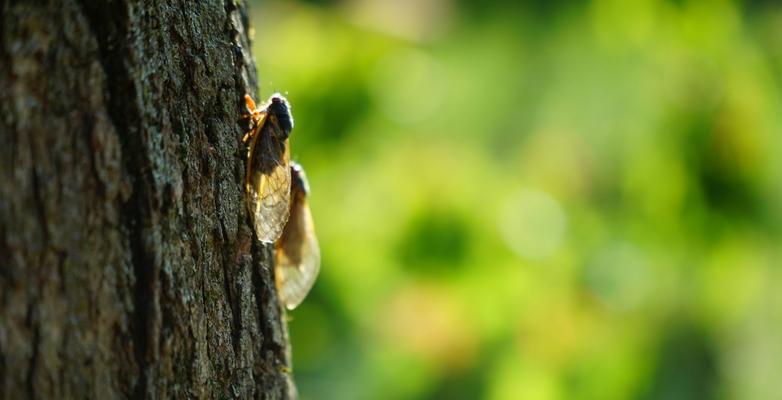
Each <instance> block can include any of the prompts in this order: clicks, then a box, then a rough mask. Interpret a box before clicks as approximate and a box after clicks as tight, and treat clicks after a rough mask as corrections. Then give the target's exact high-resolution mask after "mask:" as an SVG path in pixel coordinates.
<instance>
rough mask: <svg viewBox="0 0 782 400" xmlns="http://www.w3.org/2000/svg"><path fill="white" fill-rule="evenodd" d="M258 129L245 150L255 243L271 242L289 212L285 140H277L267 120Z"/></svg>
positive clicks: (288, 179)
mask: <svg viewBox="0 0 782 400" xmlns="http://www.w3.org/2000/svg"><path fill="white" fill-rule="evenodd" d="M258 129H260V131H259V132H257V134H256V135H255V137H253V138H252V142H251V144H250V148H249V156H248V157H249V160H248V166H247V182H246V185H247V188H246V192H247V204H248V207H249V209H250V213H251V214H252V215H253V220H254V221H253V225H254V228H255V233H256V235H257V236H258V240H260V241H262V242H264V243H274V242H275V241H276V240H277V239H278V238H279V237H280V235H281V234H282V231H283V229H284V227H285V223H286V222H287V221H288V215H289V213H290V192H291V172H290V167H289V165H288V163H289V160H290V150H289V148H288V140H287V139H285V140H278V139H277V138H278V137H279V136H276V135H275V132H274V131H275V130H276V129H279V127H277V126H276V125H275V124H274V123H273V121H271V120H268V119H267V120H266V123H264V124H263V125H262V126H259V127H258Z"/></svg>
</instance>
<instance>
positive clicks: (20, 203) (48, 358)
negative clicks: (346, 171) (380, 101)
mask: <svg viewBox="0 0 782 400" xmlns="http://www.w3.org/2000/svg"><path fill="white" fill-rule="evenodd" d="M0 24H1V25H0V35H1V38H0V163H2V164H0V394H2V396H3V398H8V399H17V398H100V399H107V398H116V397H134V398H147V397H149V398H191V397H196V398H227V397H239V398H248V397H256V398H288V397H291V396H293V395H294V388H293V384H292V380H291V378H290V376H289V371H290V369H289V357H288V355H287V354H288V351H287V334H286V331H285V324H284V321H283V320H282V318H283V315H284V313H283V312H282V311H281V309H280V308H279V306H278V303H277V299H276V293H275V289H274V284H273V282H274V280H273V277H272V274H273V271H272V268H271V265H272V258H271V249H270V248H269V247H266V246H262V245H260V244H259V243H258V242H257V241H255V240H254V239H253V234H252V230H251V228H250V221H249V217H248V214H247V211H246V207H245V206H244V200H243V189H242V185H241V182H242V180H243V175H244V160H245V150H244V146H243V145H242V144H241V137H242V135H243V133H244V132H243V126H242V124H241V121H240V120H239V118H240V116H241V114H242V113H243V112H244V108H243V102H242V96H243V95H244V94H245V93H250V94H252V95H254V96H253V97H255V98H257V96H255V95H256V94H257V93H255V90H254V88H255V87H256V78H255V75H254V74H255V72H254V66H253V63H252V60H251V57H250V48H249V44H248V38H247V34H246V32H247V26H248V25H247V13H246V8H245V6H244V4H237V3H236V2H235V0H224V1H216V0H211V1H200V2H190V1H184V0H173V1H171V0H145V1H137V0H109V1H101V2H99V1H93V0H81V1H75V0H59V1H58V0H51V1H36V2H27V1H24V2H14V1H9V0H6V1H4V2H3V4H2V9H1V10H0Z"/></svg>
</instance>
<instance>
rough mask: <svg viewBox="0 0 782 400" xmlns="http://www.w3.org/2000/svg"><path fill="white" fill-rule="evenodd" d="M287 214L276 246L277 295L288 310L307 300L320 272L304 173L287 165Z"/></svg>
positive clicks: (296, 166)
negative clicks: (288, 194)
mask: <svg viewBox="0 0 782 400" xmlns="http://www.w3.org/2000/svg"><path fill="white" fill-rule="evenodd" d="M290 171H291V181H292V185H291V210H290V218H289V219H288V223H287V224H286V225H285V230H284V231H283V232H282V236H281V237H280V239H279V240H278V241H277V245H276V269H275V277H276V281H277V291H278V293H279V296H280V301H282V303H283V304H284V305H285V307H287V308H288V309H289V310H292V309H294V308H296V306H298V305H299V304H300V303H301V302H302V300H304V297H306V296H307V293H309V291H310V289H311V288H312V286H313V285H314V284H315V279H316V278H317V277H318V272H319V271H320V247H318V238H317V237H316V236H315V225H314V224H313V222H312V214H311V213H310V207H309V205H308V204H307V192H308V191H309V188H308V185H307V180H306V177H305V176H304V171H303V170H302V169H301V167H300V166H299V165H298V164H296V163H291V168H290Z"/></svg>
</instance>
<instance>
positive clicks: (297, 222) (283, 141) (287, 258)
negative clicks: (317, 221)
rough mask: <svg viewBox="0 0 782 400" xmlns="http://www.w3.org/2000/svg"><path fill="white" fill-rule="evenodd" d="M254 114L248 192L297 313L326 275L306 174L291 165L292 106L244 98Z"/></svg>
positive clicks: (283, 290) (274, 99) (284, 296)
mask: <svg viewBox="0 0 782 400" xmlns="http://www.w3.org/2000/svg"><path fill="white" fill-rule="evenodd" d="M244 100H245V103H246V105H247V108H248V110H249V114H248V115H247V117H249V118H250V121H251V126H250V130H249V131H248V132H247V134H246V135H245V136H244V138H243V139H242V141H243V142H244V143H246V144H247V170H246V174H245V176H246V178H245V191H246V193H247V205H248V208H249V210H250V214H251V215H252V217H253V227H254V228H255V233H256V235H257V236H258V239H259V240H260V241H262V242H264V243H275V280H276V284H277V291H278V293H279V296H280V301H281V302H282V304H284V305H285V306H286V307H287V308H288V309H293V308H295V307H296V306H298V305H299V303H301V301H302V300H304V297H305V296H306V295H307V293H309V291H310V289H311V288H312V285H313V284H314V283H315V279H316V278H317V276H318V271H319V270H320V248H319V247H318V239H317V237H316V236H315V227H314V224H313V222H312V214H311V213H310V208H309V205H308V204H307V196H308V194H309V184H308V182H307V178H306V176H305V175H304V170H303V169H302V167H301V166H300V165H299V164H296V163H294V162H291V161H290V147H289V142H288V137H289V136H290V133H291V130H292V129H293V117H292V116H291V113H290V105H289V104H288V101H287V100H286V99H285V98H284V97H282V96H281V95H279V94H274V95H272V96H271V97H270V98H269V100H268V101H266V103H264V104H262V105H261V106H260V107H256V106H255V102H254V101H253V100H252V98H251V97H250V96H248V95H245V96H244Z"/></svg>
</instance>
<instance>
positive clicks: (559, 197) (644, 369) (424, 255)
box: [251, 0, 782, 399]
mask: <svg viewBox="0 0 782 400" xmlns="http://www.w3.org/2000/svg"><path fill="white" fill-rule="evenodd" d="M776 4H777V3H775V2H760V1H745V2H740V1H736V2H733V1H725V0H716V1H687V0H680V1H662V0H659V1H657V0H638V1H622V0H595V1H591V2H574V1H570V2H545V1H536V2H531V3H528V4H527V5H517V2H510V1H495V2H478V1H466V0H461V1H449V0H428V1H413V0H406V1H384V0H355V1H353V0H345V1H313V2H295V1H280V2H275V1H264V2H260V3H258V4H252V5H251V11H252V13H253V26H254V27H255V28H256V30H257V31H256V32H255V36H254V49H253V50H254V54H255V57H256V59H257V61H258V68H259V72H260V77H261V79H262V80H261V82H260V86H261V92H262V94H263V97H266V96H268V95H269V94H271V93H272V92H274V91H280V92H283V93H284V94H286V95H287V97H288V99H289V100H290V101H291V104H292V106H293V115H294V117H295V121H296V128H295V130H294V133H293V136H292V138H291V145H292V154H293V158H294V159H296V160H298V161H300V162H301V163H302V164H303V165H304V166H305V167H306V169H307V173H308V175H309V177H310V181H311V185H312V197H311V206H312V209H313V213H314V216H315V221H316V226H317V231H318V235H319V239H320V243H321V246H322V253H323V265H322V272H321V276H320V279H319V281H318V282H317V284H316V285H315V288H314V290H313V293H311V295H310V297H309V298H308V299H307V300H306V301H305V302H304V303H303V305H301V306H300V308H298V309H297V310H295V311H293V312H292V313H290V317H291V319H292V320H291V321H290V331H291V335H292V341H293V350H294V351H293V354H294V369H295V376H296V380H297V383H298V386H299V390H300V392H301V396H302V398H304V399H380V398H382V399H411V398H432V399H441V398H448V399H459V398H464V399H472V398H486V399H623V398H640V399H696V398H703V399H776V398H779V397H778V396H779V395H780V393H782V340H780V333H782V290H780V289H779V288H780V287H782V285H781V284H782V269H781V268H780V267H781V266H782V265H781V264H782V262H781V260H782V249H781V246H780V243H782V242H780V236H782V235H781V233H782V208H780V204H782V158H781V157H779V155H780V154H782V134H781V133H782V103H781V102H780V100H781V99H780V94H781V93H782V90H781V89H782V7H780V6H778V5H776ZM777 285H781V286H777Z"/></svg>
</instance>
